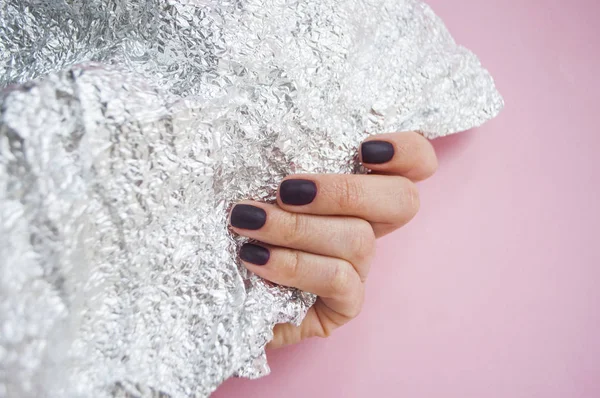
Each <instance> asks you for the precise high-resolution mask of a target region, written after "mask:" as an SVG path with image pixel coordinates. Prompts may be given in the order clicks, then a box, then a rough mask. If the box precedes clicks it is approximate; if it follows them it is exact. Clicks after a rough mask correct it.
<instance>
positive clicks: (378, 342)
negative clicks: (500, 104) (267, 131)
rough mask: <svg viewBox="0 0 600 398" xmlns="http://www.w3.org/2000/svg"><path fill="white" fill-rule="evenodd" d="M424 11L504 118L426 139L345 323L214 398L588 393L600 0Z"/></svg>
mask: <svg viewBox="0 0 600 398" xmlns="http://www.w3.org/2000/svg"><path fill="white" fill-rule="evenodd" d="M429 4H431V5H432V7H433V8H434V10H436V12H437V13H438V14H439V15H440V16H441V17H442V18H443V19H444V20H445V22H446V24H447V25H448V27H449V29H450V31H451V32H452V33H453V34H454V36H455V38H456V39H457V41H458V42H460V43H461V44H463V45H465V46H467V47H469V48H471V49H472V50H473V51H475V52H476V53H477V54H478V55H479V56H480V58H481V60H482V62H483V63H484V65H485V66H486V67H487V68H488V69H489V70H490V71H491V72H492V74H493V75H494V76H495V78H496V81H497V85H498V87H499V89H500V91H501V92H502V94H503V95H504V97H505V100H506V104H507V106H506V108H505V110H504V111H503V113H502V114H501V115H500V117H499V118H498V119H496V120H494V121H492V122H490V123H489V124H487V125H485V126H484V127H482V128H480V129H478V130H476V131H471V132H468V133H465V134H462V135H459V136H454V137H450V138H445V139H441V140H439V141H437V142H436V143H435V145H436V148H437V149H438V153H439V157H440V170H439V172H438V173H437V175H436V176H435V177H434V178H433V179H431V180H430V181H427V182H425V183H423V184H422V185H421V193H422V207H421V209H422V210H421V213H420V214H419V215H418V216H417V218H416V219H415V220H414V221H413V222H412V223H411V224H410V225H409V226H407V227H406V228H404V229H403V230H401V231H399V232H397V233H395V234H393V235H391V236H389V237H386V238H384V239H382V240H381V241H380V244H379V250H378V256H377V259H376V261H375V263H374V264H373V268H372V273H371V276H370V280H369V285H368V291H367V300H366V304H365V307H364V310H363V312H362V314H361V315H360V316H359V318H358V319H356V320H355V321H354V322H352V323H351V324H349V325H347V326H346V327H344V328H342V329H340V330H339V331H337V332H336V333H334V335H333V337H331V338H329V339H327V340H318V339H315V340H310V341H307V342H305V343H302V344H300V345H297V346H294V347H291V348H286V349H283V350H278V351H273V352H270V355H269V358H270V363H271V366H272V374H271V375H270V376H268V377H266V378H264V379H261V380H258V381H249V380H231V381H229V382H227V383H226V384H225V385H224V386H222V387H221V388H220V389H219V390H218V391H217V392H216V393H215V394H214V395H213V397H217V398H224V397H260V398H271V397H273V398H275V397H277V398H280V397H286V398H296V397H298V398H306V397H350V398H352V397H369V396H372V397H374V396H378V397H407V398H421V397H428V398H429V397H445V398H448V397H457V398H458V397H460V398H468V397H477V398H479V397H485V398H495V397H502V398H505V397H506V398H520V397H527V398H535V397H540V398H541V397H543V398H554V397H556V398H580V397H589V398H598V397H600V309H599V306H600V289H599V287H598V285H599V284H600V241H599V240H600V177H599V174H600V156H599V155H600V128H598V118H599V117H600V78H599V77H598V76H599V74H600V44H599V42H600V24H599V23H598V18H599V17H600V2H597V1H594V0H589V1H586V0H579V1H571V2H568V1H563V0H536V1H533V0H532V1H527V0H487V1H482V0H451V1H450V0H430V1H429Z"/></svg>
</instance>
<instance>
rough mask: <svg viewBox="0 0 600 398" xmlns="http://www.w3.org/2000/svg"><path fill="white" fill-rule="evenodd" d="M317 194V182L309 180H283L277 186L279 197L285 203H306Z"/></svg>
mask: <svg viewBox="0 0 600 398" xmlns="http://www.w3.org/2000/svg"><path fill="white" fill-rule="evenodd" d="M315 196H317V184H315V183H314V182H312V181H310V180H300V179H298V180H285V181H284V182H282V183H281V185H280V186H279V197H280V198H281V201H282V202H283V203H285V204H286V205H294V206H302V205H307V204H309V203H310V202H312V201H313V200H315Z"/></svg>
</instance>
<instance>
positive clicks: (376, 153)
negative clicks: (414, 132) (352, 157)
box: [360, 141, 394, 164]
mask: <svg viewBox="0 0 600 398" xmlns="http://www.w3.org/2000/svg"><path fill="white" fill-rule="evenodd" d="M360 153H361V155H362V162H363V163H370V164H381V163H386V162H389V161H390V160H392V158H393V157H394V146H393V145H392V144H391V143H389V142H387V141H367V142H363V144H362V146H361V148H360Z"/></svg>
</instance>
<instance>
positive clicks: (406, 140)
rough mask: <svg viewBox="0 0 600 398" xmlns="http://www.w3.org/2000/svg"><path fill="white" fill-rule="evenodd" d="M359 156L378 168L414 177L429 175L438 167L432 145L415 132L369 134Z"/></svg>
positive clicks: (386, 171)
mask: <svg viewBox="0 0 600 398" xmlns="http://www.w3.org/2000/svg"><path fill="white" fill-rule="evenodd" d="M360 159H361V162H362V163H363V165H364V166H365V167H367V168H369V169H371V170H373V171H375V172H381V173H385V174H394V175H401V176H404V177H406V178H409V179H411V180H412V181H420V180H424V179H426V178H428V177H430V176H431V175H433V173H434V172H435V171H436V169H437V167H438V162H437V157H436V155H435V150H434V149H433V146H432V145H431V143H430V142H429V141H428V140H427V139H426V138H425V137H423V136H422V135H421V134H418V133H415V132H403V133H389V134H378V135H375V136H372V137H369V138H368V139H367V140H366V141H364V142H363V143H362V145H361V146H360Z"/></svg>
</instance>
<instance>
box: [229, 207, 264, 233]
mask: <svg viewBox="0 0 600 398" xmlns="http://www.w3.org/2000/svg"><path fill="white" fill-rule="evenodd" d="M230 220H231V225H232V226H233V227H236V228H242V229H253V230H254V229H260V228H262V226H263V225H265V223H266V222H267V212H266V211H264V210H263V209H261V208H260V207H256V206H252V205H235V207H234V208H233V210H232V211H231V218H230Z"/></svg>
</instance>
